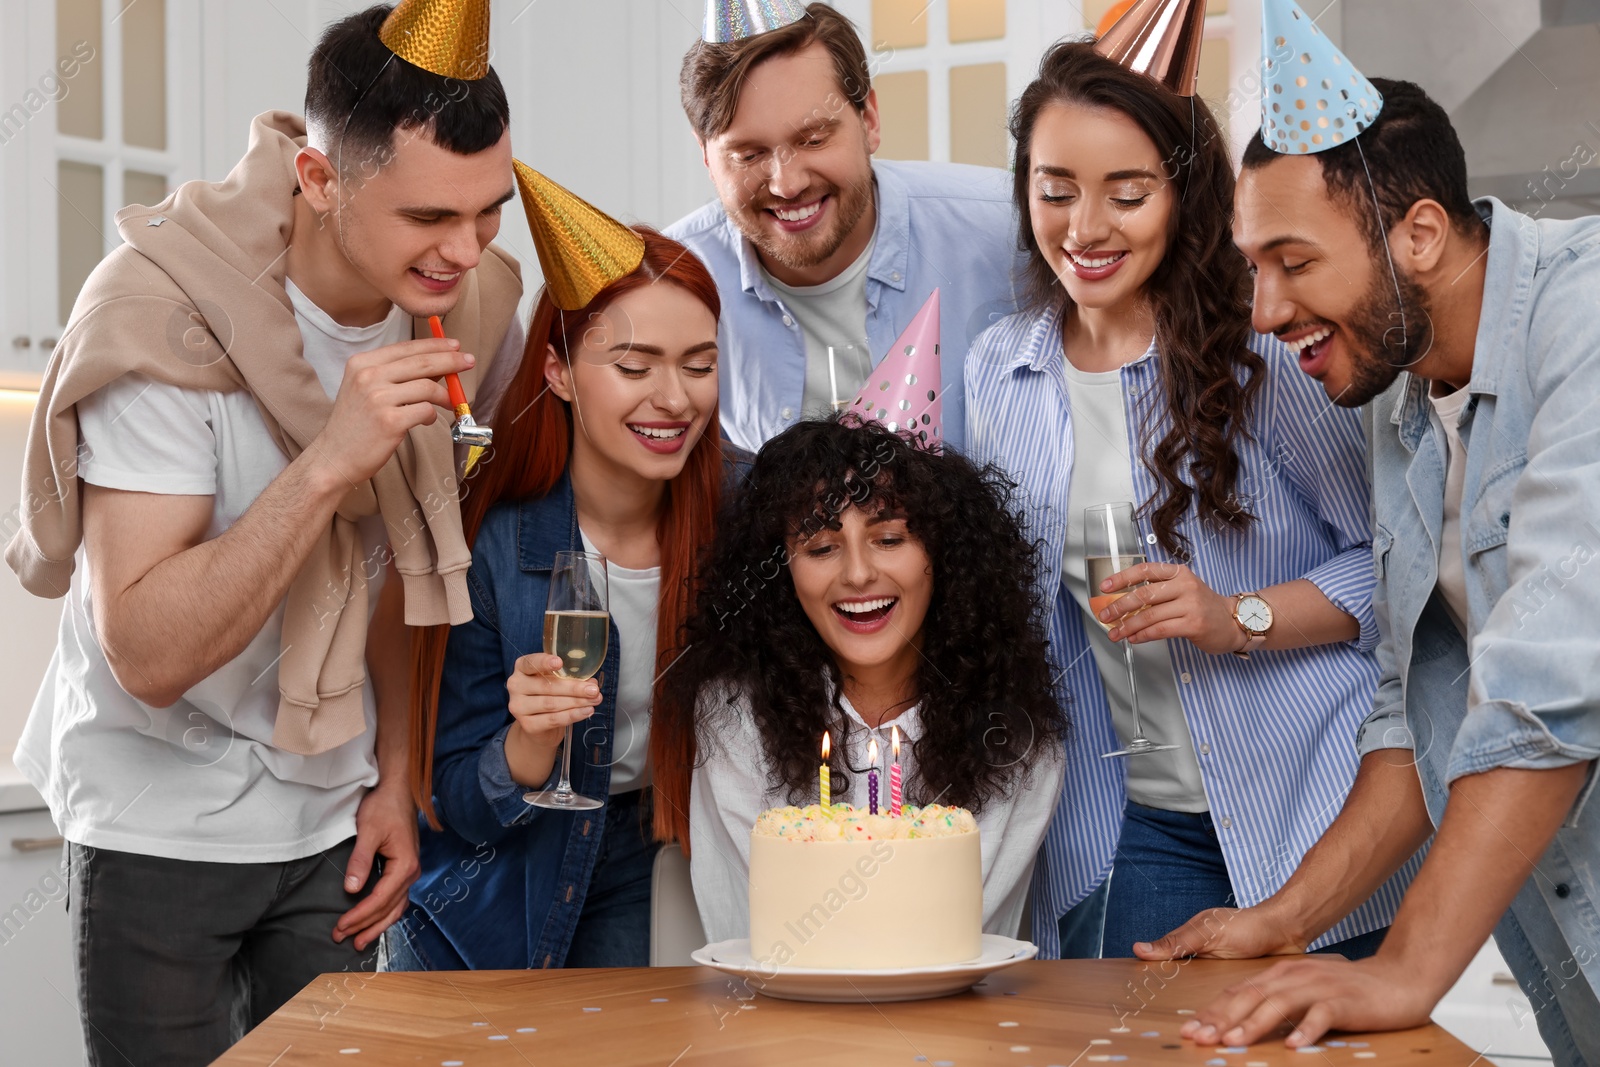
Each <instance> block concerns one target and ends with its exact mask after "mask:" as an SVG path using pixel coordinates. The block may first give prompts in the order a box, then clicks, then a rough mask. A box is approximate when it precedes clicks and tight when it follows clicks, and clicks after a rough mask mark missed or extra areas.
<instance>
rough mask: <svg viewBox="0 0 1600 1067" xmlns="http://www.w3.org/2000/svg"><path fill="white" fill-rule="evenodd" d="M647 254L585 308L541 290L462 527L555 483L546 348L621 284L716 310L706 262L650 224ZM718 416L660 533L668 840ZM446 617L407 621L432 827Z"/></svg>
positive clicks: (672, 836)
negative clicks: (688, 623) (674, 677)
mask: <svg viewBox="0 0 1600 1067" xmlns="http://www.w3.org/2000/svg"><path fill="white" fill-rule="evenodd" d="M634 229H636V230H637V231H638V232H639V233H640V234H641V235H642V236H643V237H644V242H645V247H644V261H643V262H642V263H640V264H639V267H638V269H637V270H635V271H634V272H633V273H632V274H629V275H627V276H626V277H624V278H621V279H619V280H617V281H615V282H613V283H612V284H611V285H609V286H607V287H606V288H605V289H603V290H602V291H601V292H600V293H599V294H598V295H597V296H596V297H595V298H594V300H592V301H590V303H589V306H588V307H586V308H584V309H583V310H581V311H575V312H563V311H561V310H560V309H559V308H557V307H556V306H555V304H553V303H551V301H550V294H549V292H548V291H545V292H541V293H540V294H539V300H538V303H537V304H536V305H535V307H534V311H533V321H532V322H531V323H530V324H529V326H528V342H527V345H526V347H524V349H523V352H522V365H521V366H520V367H519V368H518V369H517V373H516V375H515V376H514V377H513V378H512V380H511V383H510V385H508V386H507V388H506V393H505V396H504V398H503V399H502V400H501V401H500V407H499V410H498V414H497V415H496V418H495V420H494V447H493V449H492V450H491V451H490V452H488V453H487V454H485V456H484V458H483V460H482V461H481V462H480V463H479V464H478V465H477V467H476V468H475V469H474V471H473V474H472V477H471V479H470V481H469V482H468V484H467V485H466V486H465V487H464V488H463V492H462V497H463V499H462V501H461V525H462V527H463V529H464V530H465V532H466V536H467V543H468V544H469V545H470V544H472V543H473V542H474V541H476V539H477V536H478V529H479V527H480V526H482V525H483V518H484V516H485V515H487V514H488V512H489V509H490V508H492V507H494V506H495V505H496V504H498V503H500V502H501V501H502V500H520V499H524V498H527V497H534V498H537V497H542V496H544V495H545V494H547V493H549V492H550V490H551V489H553V488H555V486H556V483H557V482H559V481H560V480H561V476H562V474H563V473H564V472H565V471H566V469H567V460H568V457H569V455H570V454H571V450H572V410H571V407H570V405H569V404H568V403H567V402H566V401H565V400H562V399H561V398H560V397H558V396H556V394H555V393H554V392H553V391H552V390H550V389H548V388H546V386H545V380H544V364H545V354H546V351H547V349H548V348H549V347H554V348H555V350H556V351H557V352H559V353H561V354H562V355H563V356H564V357H565V358H567V359H569V360H570V359H571V353H572V349H573V346H574V345H576V344H578V343H579V339H580V337H581V334H582V331H583V330H584V328H585V326H586V325H587V324H588V323H589V321H590V317H591V316H592V315H594V314H596V313H597V312H599V311H602V310H603V309H604V308H605V307H606V306H607V305H609V304H610V303H611V302H612V301H614V300H616V299H617V298H618V297H620V296H622V295H623V294H624V293H629V292H632V291H633V290H635V289H639V288H642V287H644V286H646V285H650V284H652V283H655V282H670V283H672V284H674V285H677V286H679V287H681V288H683V289H684V290H686V291H688V293H689V294H690V295H692V296H694V297H695V298H696V299H698V300H699V301H700V302H701V303H702V304H704V305H705V306H706V307H707V308H708V309H709V310H710V311H711V314H712V316H713V317H716V316H719V315H720V314H721V310H722V305H721V301H720V299H719V298H718V296H717V285H716V282H715V281H714V280H713V279H712V277H711V274H710V272H709V271H707V270H706V268H705V265H704V264H703V263H701V262H700V260H699V259H697V258H696V257H695V255H694V254H693V253H692V252H690V251H689V250H688V249H686V248H685V247H684V246H683V245H681V244H679V243H678V242H677V241H674V240H672V239H671V238H669V237H665V236H663V235H662V234H659V233H657V232H656V231H654V230H652V229H649V228H648V227H644V226H636V227H634ZM721 437H722V432H721V426H720V424H719V422H718V419H717V413H716V411H715V410H713V411H712V413H711V418H710V419H709V420H708V421H707V423H706V427H705V431H704V433H703V434H702V435H701V438H700V440H699V441H697V442H696V443H695V446H694V448H693V449H692V450H691V451H690V453H689V459H688V461H687V462H686V463H685V464H684V467H683V470H682V471H681V472H680V473H679V474H678V476H677V477H676V478H674V479H672V481H670V482H668V483H667V488H666V492H665V494H664V496H663V501H662V507H661V517H660V519H659V520H658V523H657V526H656V538H657V540H658V541H659V542H660V545H661V602H660V607H659V609H658V611H657V615H656V620H657V621H656V671H655V673H656V683H655V692H654V695H653V699H652V706H651V713H650V761H651V763H652V765H653V768H652V773H653V776H654V785H653V788H654V790H655V823H654V831H655V835H656V837H657V838H658V839H660V840H662V841H677V842H680V843H682V844H683V845H684V847H685V848H687V847H688V842H689V779H690V775H691V773H692V770H693V767H694V759H695V742H694V720H693V713H694V709H693V708H679V707H674V706H671V705H670V704H669V702H668V700H667V699H666V698H665V697H664V695H663V692H662V690H663V689H664V685H663V682H662V679H663V677H664V676H665V673H666V669H667V668H668V667H669V666H670V665H671V663H672V662H673V660H675V659H676V658H677V655H678V652H679V651H680V650H679V649H678V648H677V646H678V643H679V641H680V640H681V634H682V631H683V625H684V622H685V620H687V618H688V617H689V612H690V609H691V608H692V607H693V601H694V588H693V580H694V565H695V558H696V555H697V553H698V552H699V550H700V548H701V547H702V546H704V545H707V544H709V543H710V542H711V539H712V536H713V534H714V532H715V528H716V515H717V508H718V507H719V505H720V504H721V497H722V477H723V474H722V471H723V463H722V448H721ZM449 635H450V628H449V627H448V626H433V627H424V628H418V629H416V630H413V631H412V676H411V706H412V716H411V723H412V731H413V733H412V746H411V753H412V768H411V770H412V776H411V781H412V791H413V795H414V797H415V799H416V802H417V806H418V808H419V809H420V810H421V811H422V812H423V813H424V814H425V815H427V817H428V823H429V825H431V826H433V827H434V828H435V829H438V828H439V820H438V816H437V815H436V814H435V812H434V810H433V737H434V731H435V729H436V728H437V726H438V720H439V679H440V676H441V674H442V673H443V671H444V656H445V644H446V642H447V640H448V639H449Z"/></svg>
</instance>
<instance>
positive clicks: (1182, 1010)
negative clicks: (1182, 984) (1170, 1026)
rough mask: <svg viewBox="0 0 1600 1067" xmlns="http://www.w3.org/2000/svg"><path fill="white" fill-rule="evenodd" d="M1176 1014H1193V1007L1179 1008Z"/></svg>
mask: <svg viewBox="0 0 1600 1067" xmlns="http://www.w3.org/2000/svg"><path fill="white" fill-rule="evenodd" d="M1178 1014H1179V1015H1193V1014H1194V1009H1193V1008H1179V1009H1178Z"/></svg>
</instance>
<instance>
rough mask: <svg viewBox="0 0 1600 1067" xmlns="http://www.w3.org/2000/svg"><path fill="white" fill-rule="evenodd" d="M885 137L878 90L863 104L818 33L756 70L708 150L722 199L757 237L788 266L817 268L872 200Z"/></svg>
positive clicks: (772, 258)
mask: <svg viewBox="0 0 1600 1067" xmlns="http://www.w3.org/2000/svg"><path fill="white" fill-rule="evenodd" d="M878 140H879V138H878V110H877V101H876V99H875V98H873V97H871V96H869V97H868V100H867V104H866V109H865V110H864V111H857V110H856V109H855V107H854V106H852V105H851V103H850V101H849V100H848V99H846V97H845V95H844V92H843V91H842V90H841V88H840V86H839V79H838V74H837V73H836V72H835V69H834V65H833V61H832V59H831V58H830V56H829V54H828V50H827V48H826V47H825V46H823V45H822V44H820V43H817V44H812V45H810V46H808V47H806V48H804V49H801V50H800V51H799V52H795V53H794V54H792V55H780V56H774V57H772V58H771V59H767V60H765V61H763V62H762V63H760V64H759V65H758V66H756V67H755V68H754V69H753V70H751V71H750V73H749V76H748V77H747V79H746V81H745V84H744V87H743V88H742V89H741V90H740V93H739V106H738V109H737V110H736V111H735V112H734V115H733V122H732V123H730V124H729V126H728V128H727V129H726V130H724V131H723V132H722V133H719V134H717V135H716V136H715V137H712V138H710V139H708V140H707V141H706V142H705V144H704V150H705V161H706V166H707V167H708V168H709V169H710V172H711V180H712V181H713V182H714V183H715V184H716V187H717V195H718V196H719V197H720V198H721V200H722V206H723V208H724V210H726V211H727V213H728V217H729V218H731V219H733V221H734V223H735V224H736V225H737V226H738V227H739V229H740V231H741V232H742V233H743V234H744V235H745V237H746V238H748V239H749V241H750V243H751V244H753V245H755V246H756V248H757V249H758V250H760V252H761V254H762V255H763V256H764V257H765V258H766V259H768V260H770V261H772V262H773V263H775V264H777V265H779V266H781V267H787V268H789V269H790V270H809V269H811V268H814V267H817V266H820V265H822V264H824V263H826V262H827V260H828V259H829V258H830V257H831V256H833V255H834V254H835V253H837V252H838V251H839V249H840V248H841V247H842V246H843V245H844V243H845V241H846V240H847V239H848V238H849V237H850V235H851V233H852V232H853V231H854V230H855V228H856V226H857V224H859V223H860V222H861V220H862V218H863V217H864V216H865V214H866V212H867V209H868V208H869V207H870V206H871V204H872V196H873V192H872V153H873V152H876V151H877V149H878ZM844 265H845V264H840V266H841V267H842V266H844Z"/></svg>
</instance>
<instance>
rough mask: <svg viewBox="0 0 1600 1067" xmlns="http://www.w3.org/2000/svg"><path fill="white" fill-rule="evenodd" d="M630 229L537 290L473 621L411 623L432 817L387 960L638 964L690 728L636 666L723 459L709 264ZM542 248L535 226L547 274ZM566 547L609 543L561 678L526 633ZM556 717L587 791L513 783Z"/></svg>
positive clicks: (683, 792) (552, 760) (659, 644)
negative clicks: (581, 638) (563, 278)
mask: <svg viewBox="0 0 1600 1067" xmlns="http://www.w3.org/2000/svg"><path fill="white" fill-rule="evenodd" d="M530 210H532V203H531V201H530ZM603 221H605V222H608V223H609V221H610V220H603ZM613 225H615V227H616V232H622V227H621V226H620V224H613ZM535 229H536V232H537V227H536V228H535ZM637 232H639V233H640V234H641V235H642V236H643V238H644V246H645V248H644V258H643V261H642V262H641V263H640V265H639V266H638V268H637V269H635V270H634V271H633V272H632V273H629V274H627V275H626V276H624V277H622V278H620V279H618V280H616V281H613V282H611V283H610V284H609V285H607V286H606V287H605V288H603V289H601V290H600V292H599V293H598V294H597V295H596V296H594V297H593V299H592V300H590V301H589V302H588V304H587V306H585V307H583V308H582V309H580V310H578V311H576V312H571V311H562V310H560V309H559V308H557V306H556V304H555V302H553V300H552V296H551V293H550V292H549V291H548V289H547V290H546V291H544V292H542V293H541V294H540V297H539V302H538V304H537V306H536V308H535V310H534V315H533V321H532V323H531V325H530V326H529V330H528V343H527V349H526V351H525V354H524V358H523V365H522V367H521V368H520V369H519V370H518V372H517V376H516V378H515V379H514V380H513V381H512V382H511V384H510V385H509V386H508V388H507V391H506V395H505V398H504V399H503V400H502V401H501V403H500V405H499V408H498V410H499V412H500V413H501V415H500V418H499V419H498V420H497V421H496V424H495V438H494V449H493V452H492V454H491V455H490V456H489V458H487V459H486V460H485V461H484V462H483V464H482V465H481V467H480V468H479V470H478V471H477V472H476V474H475V476H474V477H473V478H472V479H471V481H470V482H469V483H468V491H467V492H466V494H465V499H464V500H463V502H462V507H461V511H462V521H463V523H464V524H465V526H466V532H467V537H468V539H469V542H470V543H471V544H472V569H471V571H470V572H469V574H468V585H469V587H470V590H471V594H472V609H473V619H472V621H471V622H468V623H465V624H463V625H461V626H457V627H454V628H453V629H450V630H448V631H447V632H446V631H443V630H440V631H433V632H425V633H424V635H423V636H422V637H421V639H420V640H419V642H418V644H419V648H418V650H417V651H418V655H417V666H416V674H417V676H416V678H415V679H414V682H413V694H414V696H413V699H414V700H415V701H416V703H417V705H418V706H417V712H418V714H417V715H416V716H415V718H416V721H417V723H418V730H419V734H420V736H419V737H418V738H417V739H416V741H417V744H416V750H417V752H418V755H419V759H418V763H419V766H418V767H417V768H416V769H415V770H416V780H417V781H418V782H419V783H420V784H419V794H420V795H419V801H420V802H421V807H422V810H423V811H424V812H425V813H427V814H428V815H430V816H432V817H434V818H436V820H437V825H438V826H439V827H440V828H439V829H437V830H432V831H430V830H429V829H427V828H424V830H423V834H422V874H421V876H420V877H419V878H418V880H417V882H416V883H415V884H414V885H413V886H412V888H411V903H410V906H409V907H408V909H407V911H406V915H405V918H404V919H403V920H402V921H401V922H399V923H397V924H396V925H395V926H394V927H391V929H390V931H389V933H388V935H387V938H388V941H387V947H388V951H389V961H390V962H389V968H390V969H392V970H415V969H452V968H455V969H459V968H467V967H470V968H475V969H476V968H522V967H562V966H568V967H600V966H642V965H644V964H646V963H647V962H648V951H649V932H650V918H649V906H650V872H651V865H652V862H653V860H654V857H655V853H656V849H657V848H658V847H659V842H660V841H662V840H667V841H670V840H683V839H685V838H686V837H687V823H688V816H687V811H688V797H689V774H690V768H691V766H692V764H693V759H694V749H693V728H692V725H691V724H690V722H688V721H687V720H686V719H684V718H681V717H679V716H677V715H672V714H668V713H667V712H666V710H665V708H664V706H663V704H662V703H660V702H659V701H657V700H656V699H655V696H656V679H657V677H658V676H659V675H660V674H661V670H660V666H661V665H664V664H666V663H669V662H670V661H671V658H672V655H673V652H672V645H673V643H674V638H675V636H676V635H677V633H678V631H679V627H680V625H681V623H682V621H683V619H684V617H685V616H686V614H687V613H688V609H689V601H690V597H691V588H690V572H691V567H692V563H693V559H694V553H695V548H696V546H698V545H700V544H703V543H705V542H707V541H709V540H710V538H711V535H712V530H713V528H714V521H715V515H716V511H717V507H718V504H719V497H720V489H721V484H722V479H723V474H724V460H723V454H722V445H721V442H720V440H719V432H718V425H717V340H716V339H717V316H718V313H719V304H718V300H717V290H716V285H715V283H714V282H713V281H712V279H711V276H710V274H708V273H707V271H706V269H705V267H704V266H702V264H701V263H700V261H699V260H698V259H696V258H695V257H694V256H693V255H692V254H690V253H689V252H688V251H687V250H685V249H684V247H683V246H682V245H680V244H678V243H677V242H676V241H672V240H670V239H668V238H666V237H663V236H661V235H660V234H658V233H655V232H654V231H651V230H646V229H643V228H640V229H639V230H638V231H637ZM624 238H626V235H625V233H624ZM559 254H560V253H559V250H557V251H555V252H552V251H551V250H550V249H549V248H546V247H541V249H540V255H541V259H546V263H545V268H546V269H545V273H546V276H547V277H550V276H552V270H551V264H550V263H549V262H548V259H547V256H549V255H559ZM564 302H567V303H570V301H564ZM563 550H586V551H590V552H599V553H601V554H602V555H604V556H605V557H606V559H607V571H608V574H609V585H610V600H611V620H610V623H609V626H610V631H611V632H610V641H609V643H608V646H607V651H606V658H605V663H604V666H603V668H602V670H601V672H600V674H599V675H598V676H597V677H595V678H594V679H592V680H576V679H566V678H561V677H558V676H557V675H556V674H555V673H553V672H554V670H555V669H556V668H557V667H559V666H560V662H561V661H560V659H559V658H557V657H555V656H551V655H546V654H545V653H544V652H543V650H542V636H543V626H544V611H545V603H546V596H547V591H548V588H549V584H550V574H551V566H552V561H553V558H554V556H555V554H556V553H557V552H559V551H563ZM508 695H509V699H508ZM568 723H576V724H577V725H576V727H575V729H574V731H573V751H572V756H571V769H572V783H573V787H574V789H575V790H576V791H577V792H578V793H581V794H584V795H586V796H589V797H593V798H596V799H602V798H603V799H604V801H605V805H604V807H603V808H601V809H597V810H591V811H552V810H547V809H544V808H539V807H535V806H532V805H530V804H528V803H526V802H525V801H524V800H523V794H524V793H526V792H528V791H529V790H530V789H540V788H543V787H545V786H546V785H547V784H550V785H553V784H554V779H555V777H556V775H555V773H554V772H555V771H557V770H559V768H558V767H557V764H558V762H559V758H560V746H561V742H562V736H563V734H564V731H565V727H566V726H567V724H568ZM430 749H431V760H430V755H429V752H430ZM430 762H431V766H430ZM429 801H431V804H430V803H429Z"/></svg>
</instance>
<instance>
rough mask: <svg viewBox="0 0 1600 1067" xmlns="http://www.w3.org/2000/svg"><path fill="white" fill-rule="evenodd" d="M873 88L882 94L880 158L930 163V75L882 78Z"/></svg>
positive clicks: (907, 73) (916, 72)
mask: <svg viewBox="0 0 1600 1067" xmlns="http://www.w3.org/2000/svg"><path fill="white" fill-rule="evenodd" d="M872 85H873V88H875V89H877V91H878V117H879V119H880V121H881V123H882V126H883V144H882V145H881V146H879V148H878V155H879V156H881V157H882V158H884V159H927V158H928V72H927V71H925V70H907V71H902V72H900V73H898V74H880V75H878V77H877V80H875V81H874V82H873V83H872Z"/></svg>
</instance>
